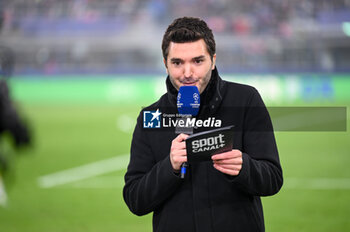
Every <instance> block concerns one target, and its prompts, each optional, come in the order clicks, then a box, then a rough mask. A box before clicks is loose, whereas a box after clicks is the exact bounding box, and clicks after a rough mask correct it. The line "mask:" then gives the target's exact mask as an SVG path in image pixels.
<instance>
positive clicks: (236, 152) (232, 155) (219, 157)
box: [211, 150, 242, 160]
mask: <svg viewBox="0 0 350 232" xmlns="http://www.w3.org/2000/svg"><path fill="white" fill-rule="evenodd" d="M241 156H242V152H241V151H240V150H232V151H228V152H223V153H220V154H216V155H213V156H212V157H211V158H212V160H222V159H231V158H236V157H241Z"/></svg>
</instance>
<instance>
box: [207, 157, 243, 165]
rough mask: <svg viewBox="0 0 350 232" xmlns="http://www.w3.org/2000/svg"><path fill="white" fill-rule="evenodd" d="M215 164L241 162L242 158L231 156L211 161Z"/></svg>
mask: <svg viewBox="0 0 350 232" xmlns="http://www.w3.org/2000/svg"><path fill="white" fill-rule="evenodd" d="M213 162H214V163H215V164H235V165H237V164H242V163H243V159H242V157H237V158H233V159H222V160H214V161H213Z"/></svg>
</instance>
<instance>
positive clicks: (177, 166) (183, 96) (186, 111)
mask: <svg viewBox="0 0 350 232" xmlns="http://www.w3.org/2000/svg"><path fill="white" fill-rule="evenodd" d="M199 106H200V93H199V91H198V88H197V87H196V86H181V87H180V89H179V93H178V95H177V109H178V112H179V114H180V115H181V117H182V119H180V120H185V119H186V118H188V117H192V116H196V115H197V114H198V111H199ZM175 133H177V134H179V135H178V136H177V137H176V138H175V139H174V140H173V141H172V144H171V149H170V161H171V164H172V166H173V169H174V171H180V170H181V172H180V174H181V175H180V177H181V179H184V178H185V174H186V171H187V167H188V164H187V152H186V142H185V140H186V138H187V137H188V136H189V135H188V134H192V133H193V128H192V127H191V128H189V127H178V128H176V129H175Z"/></svg>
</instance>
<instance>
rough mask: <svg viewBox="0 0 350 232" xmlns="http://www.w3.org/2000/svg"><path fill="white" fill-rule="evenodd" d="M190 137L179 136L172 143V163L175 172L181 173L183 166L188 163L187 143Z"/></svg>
mask: <svg viewBox="0 0 350 232" xmlns="http://www.w3.org/2000/svg"><path fill="white" fill-rule="evenodd" d="M187 137H188V135H186V134H179V135H178V136H177V137H176V138H175V139H174V140H173V141H172V143H171V148H170V162H171V165H172V166H173V169H174V171H180V169H181V165H182V164H183V163H184V162H187V153H186V143H185V140H186V138H187Z"/></svg>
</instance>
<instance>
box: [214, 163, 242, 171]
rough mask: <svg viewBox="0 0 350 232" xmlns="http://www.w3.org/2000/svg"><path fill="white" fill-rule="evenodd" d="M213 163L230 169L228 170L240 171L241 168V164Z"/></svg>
mask: <svg viewBox="0 0 350 232" xmlns="http://www.w3.org/2000/svg"><path fill="white" fill-rule="evenodd" d="M215 165H217V166H219V167H222V168H225V169H230V170H237V171H240V170H241V169H242V165H234V164H215Z"/></svg>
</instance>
